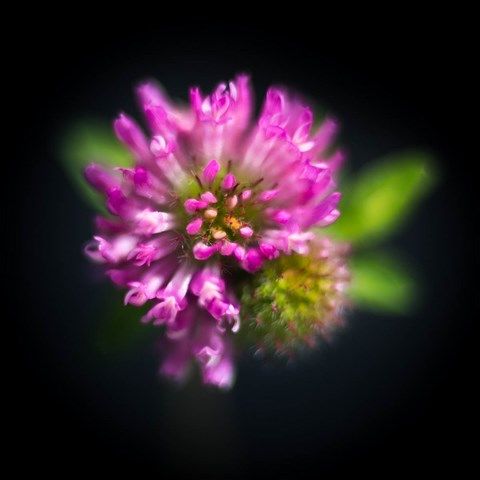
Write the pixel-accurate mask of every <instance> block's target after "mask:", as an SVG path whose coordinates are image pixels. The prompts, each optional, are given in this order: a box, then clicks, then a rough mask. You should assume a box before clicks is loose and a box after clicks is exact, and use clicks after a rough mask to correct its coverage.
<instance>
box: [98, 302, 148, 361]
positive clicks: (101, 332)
mask: <svg viewBox="0 0 480 480" xmlns="http://www.w3.org/2000/svg"><path fill="white" fill-rule="evenodd" d="M147 310H148V308H146V307H144V308H137V307H133V306H131V305H124V304H123V298H122V297H121V296H119V295H111V296H108V298H107V303H106V305H105V308H104V309H102V310H101V316H100V318H99V322H98V329H97V331H96V335H95V338H94V343H95V346H96V348H97V349H98V350H99V351H101V352H109V353H116V352H123V351H127V350H129V349H132V348H135V347H137V346H138V345H143V344H145V342H147V340H148V341H149V340H151V338H152V336H153V333H154V332H153V329H152V328H151V326H149V325H144V324H142V323H141V321H140V319H141V318H142V316H143V315H145V313H146V311H147Z"/></svg>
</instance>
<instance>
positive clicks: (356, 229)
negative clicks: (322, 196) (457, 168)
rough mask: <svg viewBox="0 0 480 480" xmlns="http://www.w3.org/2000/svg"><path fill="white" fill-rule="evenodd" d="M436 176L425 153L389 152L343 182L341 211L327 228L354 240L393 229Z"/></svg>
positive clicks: (375, 237)
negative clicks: (338, 216)
mask: <svg viewBox="0 0 480 480" xmlns="http://www.w3.org/2000/svg"><path fill="white" fill-rule="evenodd" d="M435 180H436V172H435V169H434V166H433V161H432V159H431V157H430V156H429V155H427V154H426V153H422V152H418V151H411V152H404V153H399V154H395V155H390V156H388V157H386V158H384V159H382V160H379V161H377V162H373V163H372V164H370V165H368V166H367V167H366V168H365V169H364V170H363V171H362V172H360V174H359V176H358V177H357V178H356V179H352V178H350V180H349V181H347V182H345V183H344V184H343V185H341V191H342V192H343V199H342V202H341V204H340V209H341V215H340V218H339V219H338V221H337V222H336V223H334V224H333V225H332V226H331V227H329V228H328V230H327V232H328V233H329V234H330V235H332V236H334V237H336V238H338V239H341V240H347V241H349V242H352V243H362V244H366V243H373V242H376V241H379V240H383V239H385V237H387V236H388V235H391V234H392V233H394V232H395V231H396V230H397V229H398V228H399V227H400V226H401V225H402V223H403V222H404V221H405V220H406V219H407V218H408V216H409V215H410V214H411V212H412V211H413V209H414V208H415V206H416V205H417V203H418V202H419V200H420V199H421V198H423V197H424V196H426V195H427V194H428V193H429V192H430V191H431V189H432V186H433V184H434V183H435Z"/></svg>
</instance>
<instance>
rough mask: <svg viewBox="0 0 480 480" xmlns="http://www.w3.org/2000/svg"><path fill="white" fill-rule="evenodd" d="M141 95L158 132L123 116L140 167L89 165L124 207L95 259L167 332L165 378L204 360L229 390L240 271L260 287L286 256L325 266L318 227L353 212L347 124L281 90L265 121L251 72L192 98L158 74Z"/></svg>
mask: <svg viewBox="0 0 480 480" xmlns="http://www.w3.org/2000/svg"><path fill="white" fill-rule="evenodd" d="M137 95H138V99H139V104H140V108H141V110H142V111H143V113H144V116H145V119H146V122H147V124H148V127H149V129H150V134H149V136H147V135H146V134H145V133H144V132H143V130H142V129H141V128H140V126H139V125H138V124H137V123H136V122H135V121H134V120H133V119H132V118H130V117H129V116H127V115H126V114H123V113H122V114H120V115H119V117H118V118H117V119H116V120H115V122H114V130H115V133H116V135H117V137H118V139H119V140H120V141H121V142H122V143H123V144H124V145H125V146H126V148H128V149H129V150H130V152H131V153H132V156H133V158H134V159H135V164H134V166H133V167H132V168H118V169H107V168H105V167H102V166H100V165H96V164H92V165H89V166H88V167H87V169H86V171H85V176H86V179H87V180H88V181H89V183H90V184H91V185H92V186H93V187H94V188H95V189H97V190H98V191H99V192H101V193H102V194H103V195H104V197H105V202H106V206H107V209H108V211H109V213H110V216H109V217H108V218H107V217H100V218H98V219H97V222H96V226H97V234H96V235H95V236H94V237H93V240H92V242H90V243H89V244H88V245H87V247H86V254H87V255H88V256H89V257H90V258H91V259H92V260H94V261H95V262H97V263H103V264H105V266H106V267H107V268H106V272H107V274H108V275H109V276H110V278H111V279H112V281H113V282H114V283H116V284H117V285H119V286H122V287H124V288H126V289H127V293H126V295H125V303H129V304H131V305H134V306H140V305H144V304H147V305H150V310H149V311H148V313H147V314H146V315H145V316H144V318H143V321H144V322H145V323H151V324H153V325H156V326H162V328H163V329H164V342H163V343H164V345H165V348H164V363H163V364H162V366H161V371H162V372H163V373H164V374H165V375H167V376H170V377H173V378H177V379H182V378H184V376H185V375H186V373H187V371H188V365H189V364H190V362H191V361H192V360H195V361H196V363H197V364H198V365H199V368H200V370H201V373H202V378H203V380H204V381H205V383H210V384H214V385H217V386H219V387H224V388H227V387H229V386H231V385H232V383H233V378H234V367H233V352H234V350H233V344H232V338H233V336H234V335H235V333H236V332H238V331H239V330H240V329H241V328H242V325H241V322H240V319H241V318H242V309H243V305H242V304H241V303H240V302H239V301H238V299H237V296H236V293H235V292H237V294H238V292H240V293H241V291H242V288H241V287H239V286H240V283H241V282H240V278H243V279H246V280H245V282H247V283H248V282H252V281H253V282H254V283H255V281H256V279H257V278H263V277H261V276H258V275H259V273H256V272H260V271H261V270H262V269H263V268H266V269H268V270H267V276H268V275H270V274H271V272H275V267H269V266H268V265H269V264H274V265H283V264H282V263H281V262H282V261H283V260H282V259H284V258H289V257H292V258H293V257H295V258H297V257H302V258H304V259H305V261H308V262H309V261H311V258H312V257H311V255H310V251H311V245H312V244H314V243H315V241H316V238H317V237H316V236H317V233H315V232H317V231H318V228H321V227H325V226H327V225H329V224H331V223H332V222H334V221H335V220H336V219H337V218H338V216H339V210H338V208H337V207H338V203H339V200H340V193H338V192H336V191H335V180H334V176H335V171H336V169H337V168H338V166H339V165H340V163H341V161H342V158H343V154H342V153H341V152H340V151H336V152H333V153H331V150H332V149H331V144H332V140H333V138H334V136H335V133H336V130H337V125H336V123H335V122H334V121H333V120H331V119H329V118H327V119H326V120H324V121H323V123H322V124H321V125H320V126H319V128H318V129H316V130H314V129H313V128H312V125H313V114H312V111H311V109H310V108H309V107H307V106H304V105H303V103H302V102H301V101H299V100H298V99H296V98H294V97H292V96H291V95H289V94H288V93H287V92H286V91H284V90H282V89H280V88H276V87H272V88H270V89H269V90H268V92H267V94H266V98H265V101H264V104H263V107H262V110H261V113H260V116H259V118H258V120H257V121H254V120H253V119H252V92H251V88H250V85H249V78H248V77H247V76H246V75H239V76H237V77H236V79H235V80H234V81H232V82H230V83H229V84H228V85H227V84H220V85H219V86H218V87H217V88H216V89H215V90H214V91H213V92H212V93H211V94H210V95H206V96H204V95H203V94H202V93H201V91H200V89H199V88H196V87H195V88H192V89H191V90H190V104H189V106H186V107H184V106H177V105H174V104H172V103H171V102H170V100H169V99H168V98H167V97H166V96H165V95H164V93H163V92H162V91H161V90H160V89H159V88H158V87H157V86H156V85H155V84H154V83H145V84H142V85H140V86H139V87H138V89H137ZM312 242H313V243H312ZM315 245H316V244H315ZM315 248H316V249H317V247H315ZM315 251H317V250H315ZM315 255H316V253H315ZM275 262H277V263H275ZM272 269H273V270H272ZM242 271H243V272H247V273H244V274H243V275H241V272H242ZM227 272H228V274H227ZM268 272H270V273H268ZM260 275H261V274H260ZM315 291H316V292H317V293H318V292H319V290H318V288H317V290H315ZM322 292H323V291H322ZM322 294H323V293H322ZM324 296H325V295H324ZM243 297H244V298H245V299H246V300H245V301H246V304H248V305H249V308H250V307H251V305H250V304H251V303H252V302H251V299H248V298H247V296H246V295H245V294H243ZM266 298H267V297H265V299H266ZM322 298H323V297H322ZM262 301H264V299H263V298H262ZM322 301H323V300H322ZM318 313H319V312H318V311H317V312H316V314H318ZM260 316H261V315H260ZM247 318H248V315H247Z"/></svg>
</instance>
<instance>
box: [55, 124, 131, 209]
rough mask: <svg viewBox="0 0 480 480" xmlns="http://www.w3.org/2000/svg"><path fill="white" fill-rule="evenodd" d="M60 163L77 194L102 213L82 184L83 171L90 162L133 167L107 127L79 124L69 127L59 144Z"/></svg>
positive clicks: (97, 197) (96, 197)
mask: <svg viewBox="0 0 480 480" xmlns="http://www.w3.org/2000/svg"><path fill="white" fill-rule="evenodd" d="M60 161H61V163H62V165H63V167H64V168H65V171H66V173H67V175H68V176H69V177H70V179H71V180H72V182H73V184H74V185H75V186H76V187H77V189H78V191H79V193H80V194H81V195H82V196H83V197H84V198H85V199H86V200H87V201H88V202H90V204H91V205H92V206H93V207H94V208H95V209H97V210H100V211H104V207H103V199H102V198H101V196H100V195H99V194H98V193H97V192H95V191H94V190H93V189H92V188H91V187H90V186H89V185H88V183H87V182H86V181H85V178H84V176H83V171H84V169H85V167H86V166H87V165H88V164H89V163H91V162H95V163H100V164H103V165H110V166H115V167H129V166H131V165H133V158H132V156H131V155H130V153H129V152H128V151H127V150H126V149H125V148H124V147H123V145H122V144H121V143H120V142H119V141H118V140H117V139H116V137H115V135H114V133H113V129H112V127H111V126H110V125H108V124H105V123H102V122H99V121H98V120H93V121H82V122H81V123H78V124H76V125H73V126H72V127H71V128H70V129H69V130H67V133H66V134H65V136H64V138H63V141H62V143H61V145H60Z"/></svg>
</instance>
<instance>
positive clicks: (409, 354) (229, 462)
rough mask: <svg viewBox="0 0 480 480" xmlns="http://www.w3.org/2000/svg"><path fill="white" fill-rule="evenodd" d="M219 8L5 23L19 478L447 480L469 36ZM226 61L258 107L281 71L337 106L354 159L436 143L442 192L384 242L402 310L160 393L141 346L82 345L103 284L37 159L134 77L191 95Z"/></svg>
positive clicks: (460, 459)
mask: <svg viewBox="0 0 480 480" xmlns="http://www.w3.org/2000/svg"><path fill="white" fill-rule="evenodd" d="M305 15H306V16H308V12H305ZM225 16H226V17H227V18H226V19H225V18H224V19H223V21H218V22H216V21H213V19H211V18H208V17H207V18H203V19H200V18H197V19H196V21H192V20H191V21H190V22H187V21H186V20H185V24H184V25H183V27H173V26H172V25H171V24H170V22H169V21H167V18H165V17H156V16H155V15H153V13H152V14H151V15H150V14H148V12H146V13H145V18H144V19H143V20H142V21H141V23H140V24H136V27H134V26H133V25H132V24H133V21H132V22H130V23H125V20H124V21H123V22H117V23H115V22H116V20H114V19H113V18H112V19H110V21H109V22H108V21H93V20H92V19H84V20H82V21H81V22H79V23H78V24H74V23H73V22H72V23H70V22H51V24H48V25H47V24H46V23H41V22H39V24H38V25H37V27H36V28H32V29H29V28H26V30H25V31H26V32H27V31H28V34H29V35H30V37H29V42H28V47H26V48H25V49H21V50H20V51H19V53H18V55H17V56H16V61H15V67H12V75H13V78H14V80H15V81H14V82H13V85H12V88H11V89H10V90H7V96H8V93H9V92H10V91H11V92H12V95H13V99H14V100H15V101H17V102H19V104H20V105H21V107H20V108H18V106H17V108H16V112H17V114H18V115H17V116H18V118H17V119H16V120H17V123H16V125H15V128H16V129H17V134H18V135H19V137H18V140H17V141H16V143H15V145H16V155H15V158H18V161H16V162H15V163H14V164H13V165H11V166H12V167H13V168H12V170H13V172H12V173H13V175H12V176H10V177H8V178H11V179H13V183H11V182H8V183H9V185H7V188H8V187H11V186H12V185H13V184H15V187H14V188H12V193H11V194H9V200H10V202H9V203H10V205H11V207H12V208H11V209H9V211H8V212H7V215H5V216H4V218H5V219H7V222H6V227H7V228H6V229H4V231H5V232H6V234H4V235H7V236H9V240H8V246H7V249H6V250H5V252H6V253H5V258H6V259H7V264H8V265H7V266H8V267H10V268H11V270H10V272H9V273H8V277H7V287H6V288H8V291H9V292H10V293H9V300H8V304H9V306H10V307H12V308H11V310H12V311H11V313H10V315H9V318H12V319H15V324H16V326H17V327H18V335H16V336H15V339H16V345H15V346H16V347H18V353H15V355H14V356H12V357H11V359H9V360H8V361H7V364H5V365H4V369H5V370H8V371H12V370H13V375H14V382H15V385H14V390H13V392H14V405H15V407H16V408H15V411H14V412H13V417H12V418H13V419H14V423H15V429H14V434H13V435H14V436H12V440H14V441H13V442H12V444H13V446H14V450H15V452H16V453H17V454H20V458H21V460H19V461H18V464H17V466H18V468H19V469H32V471H34V472H43V471H46V470H48V471H50V472H55V473H57V474H62V475H70V474H72V473H81V474H85V475H86V474H98V473H102V474H112V475H113V474H118V473H131V474H135V473H138V474H142V473H146V472H150V473H157V474H161V473H164V472H173V473H179V472H180V473H191V474H192V476H193V475H200V476H202V475H203V474H208V475H210V476H217V475H219V476H222V477H223V478H231V477H233V476H238V477H241V478H247V477H249V476H253V475H254V474H258V473H262V474H263V473H270V474H273V475H276V476H277V478H290V477H294V478H295V477H297V476H299V475H300V474H301V473H307V472H308V470H309V468H311V467H313V468H314V472H315V473H314V474H315V476H316V475H317V474H318V476H320V475H323V474H326V473H327V474H332V473H333V474H338V473H345V472H349V473H353V474H359V473H361V472H367V471H368V472H369V473H374V472H376V473H380V474H381V475H382V476H388V477H390V476H392V475H393V474H398V473H400V474H408V473H410V472H412V471H415V472H417V473H424V474H437V473H446V472H455V473H457V474H458V473H459V472H460V471H461V470H462V469H463V468H466V467H467V466H468V465H469V463H470V461H471V455H472V453H473V445H472V444H471V443H470V439H469V438H468V434H474V433H475V432H474V430H473V426H471V422H472V417H473V414H474V402H473V392H472V390H473V388H474V385H475V383H476V382H475V381H474V377H473V362H474V357H475V355H474V337H473V332H472V325H473V320H474V318H475V317H476V315H477V314H478V309H477V308H476V307H477V306H478V300H477V299H476V298H475V297H474V296H473V295H472V293H471V292H472V287H473V286H474V282H475V281H476V280H475V277H474V276H473V265H474V263H475V262H476V260H477V256H476V254H477V244H476V243H474V241H473V238H474V237H472V235H471V233H470V225H471V224H472V223H473V214H474V213H475V211H476V202H477V201H476V200H475V202H474V197H473V188H472V187H471V183H470V181H469V178H471V177H472V175H473V171H472V170H469V168H470V164H469V157H470V156H469V154H468V152H467V148H466V141H467V138H466V134H465V133H464V128H463V127H464V123H465V117H464V112H465V110H466V109H467V107H468V106H469V103H470V100H471V99H470V96H469V95H470V92H469V91H468V88H467V84H466V81H465V79H466V78H468V77H469V68H470V66H469V63H470V62H468V61H466V59H465V58H464V57H463V54H464V53H465V46H466V45H468V39H466V38H464V37H462V36H459V35H453V34H452V33H451V32H450V27H451V24H449V27H448V28H445V26H444V25H443V24H438V23H436V22H432V21H429V22H425V19H423V18H422V19H420V18H419V19H418V21H417V20H414V19H415V18H416V15H415V14H412V15H408V16H407V18H405V19H403V18H402V19H400V20H399V21H398V23H395V24H394V23H393V21H392V18H391V17H388V18H386V19H384V20H381V21H380V20H379V21H373V22H371V24H368V25H367V24H366V23H362V24H361V25H357V28H356V29H352V28H350V27H347V26H346V25H345V24H344V23H343V21H342V19H341V17H334V18H332V19H331V20H330V21H328V20H327V19H325V18H323V19H322V20H321V21H320V22H319V23H318V24H317V25H314V26H313V25H312V26H310V25H306V24H304V23H302V22H301V21H297V20H293V19H292V20H290V19H289V18H288V14H287V13H285V15H284V18H283V20H282V21H280V20H278V21H277V20H275V21H273V20H272V19H271V20H270V22H269V23H268V24H258V25H256V26H252V25H246V24H244V25H243V26H239V25H232V24H231V22H230V21H229V14H228V13H225ZM452 22H453V19H452ZM327 24H331V26H333V28H331V29H329V28H327ZM60 25H61V26H60ZM266 25H268V27H267V26H266ZM453 38H455V40H453ZM239 71H247V72H250V73H251V74H252V77H253V83H254V86H255V89H256V91H257V99H260V98H261V97H262V95H263V94H264V92H265V89H266V88H267V86H268V85H269V84H271V83H282V84H286V85H288V86H290V87H292V88H294V89H297V90H299V91H301V92H303V93H304V94H305V95H306V96H308V97H310V98H314V99H316V100H317V101H318V102H319V103H320V104H321V105H324V106H325V107H326V108H327V109H328V110H329V111H332V112H333V113H335V115H336V116H337V118H339V119H340V121H341V124H342V133H341V141H342V143H343V144H344V145H345V146H346V147H347V149H348V151H349V168H351V169H352V170H353V171H355V170H356V169H358V168H359V167H360V166H361V165H362V164H364V163H366V162H368V161H370V160H373V159H375V158H376V157H379V156H381V155H384V154H387V153H390V152H394V151H397V150H401V149H408V148H411V147H420V148H423V149H426V150H427V151H430V152H432V153H433V154H434V155H435V157H436V158H437V160H438V163H439V167H440V170H441V177H442V181H441V183H440V184H439V186H438V187H437V188H436V190H435V192H434V193H433V194H432V195H431V196H430V197H429V198H428V199H427V200H426V201H425V202H424V203H423V204H422V205H421V208H420V209H419V210H418V211H417V212H416V214H415V215H414V217H413V218H412V220H411V222H410V223H409V224H408V225H407V227H406V228H405V230H404V231H403V232H402V233H401V234H399V235H396V236H395V237H394V238H393V240H392V242H391V246H393V248H397V250H400V251H402V252H403V253H404V254H405V255H406V256H407V257H408V258H410V259H411V260H413V261H414V262H415V264H416V265H417V269H418V271H419V274H420V276H421V278H422V279H423V283H424V301H423V302H422V304H421V305H420V306H419V308H418V310H417V311H416V312H415V313H414V314H412V315H408V316H403V317H390V316H387V315H375V314H367V313H360V312H355V313H354V314H352V315H351V316H350V319H349V325H348V327H347V328H346V329H345V330H344V331H343V332H341V333H340V334H339V335H338V336H337V338H336V341H335V342H334V343H333V344H332V345H325V346H323V347H322V348H321V349H320V350H319V352H317V353H316V354H315V355H314V356H313V357H311V358H309V359H307V360H305V361H303V362H301V363H300V364H298V365H295V366H288V367H281V366H264V365H263V364H262V363H261V362H258V361H255V360H244V361H242V362H241V364H240V365H239V370H238V379H237V384H236V386H235V388H234V389H233V390H232V391H231V392H229V393H218V392H216V391H214V390H211V389H202V388H199V387H198V385H195V384H193V385H190V386H189V387H187V388H185V389H176V388H172V387H171V386H169V385H168V384H166V383H165V382H163V381H161V380H159V379H158V378H157V376H156V369H157V360H156V357H155V354H154V351H153V348H151V345H150V344H148V343H147V344H146V345H145V346H144V347H142V348H132V349H130V350H127V352H126V353H125V352H123V353H119V352H114V353H111V352H105V351H101V350H100V351H99V350H98V349H96V348H94V346H93V343H92V336H93V335H94V332H95V331H96V328H97V322H98V315H99V311H100V308H101V306H102V300H103V299H104V298H105V296H106V295H108V293H109V291H110V287H109V286H108V285H107V284H105V283H99V282H97V281H95V280H94V279H92V275H91V272H90V270H89V265H88V262H87V261H86V260H85V258H84V257H83V256H82V253H81V247H82V245H83V243H84V242H85V241H86V240H87V239H88V238H89V237H90V235H91V234H92V225H91V217H92V211H91V210H90V209H89V207H88V206H87V205H85V204H84V202H83V201H82V199H81V198H80V197H79V196H78V195H77V192H76V191H75V190H74V189H73V188H72V186H71V184H70V183H69V182H68V180H67V178H66V176H65V174H64V172H63V171H62V169H61V167H60V166H59V164H58V162H57V161H56V156H57V155H58V152H57V147H56V145H57V143H58V140H59V137H60V136H61V134H62V132H63V131H64V129H65V128H66V127H67V126H68V125H69V124H70V123H71V122H72V121H74V120H76V119H77V118H79V117H84V116H87V117H100V118H104V119H107V120H109V119H111V118H113V117H114V116H115V115H116V114H117V113H118V112H119V111H120V110H126V111H127V112H128V113H130V114H137V111H136V110H135V109H134V101H133V95H132V89H133V86H134V85H135V83H137V82H138V81H139V80H141V79H143V78H145V77H155V78H157V79H158V80H160V81H161V82H162V83H163V85H164V86H165V87H166V88H167V89H168V91H169V93H170V94H171V95H172V96H173V97H180V98H183V99H185V98H186V95H187V89H188V86H190V85H191V84H199V85H200V86H201V87H202V88H203V89H204V91H208V90H209V89H211V88H212V87H213V86H214V85H215V84H216V83H217V82H218V81H220V80H226V79H229V78H231V77H232V76H233V75H234V74H235V73H236V72H239ZM17 105H18V104H17ZM17 182H18V184H17ZM11 225H15V227H14V229H12V227H11ZM12 230H13V231H14V233H13V235H14V237H13V238H12V237H11V236H10V235H12V233H11V232H12ZM10 282H11V283H10ZM4 321H8V322H10V320H9V319H8V320H5V319H4ZM5 341H6V342H8V343H10V342H9V340H5ZM314 474H310V475H314Z"/></svg>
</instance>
